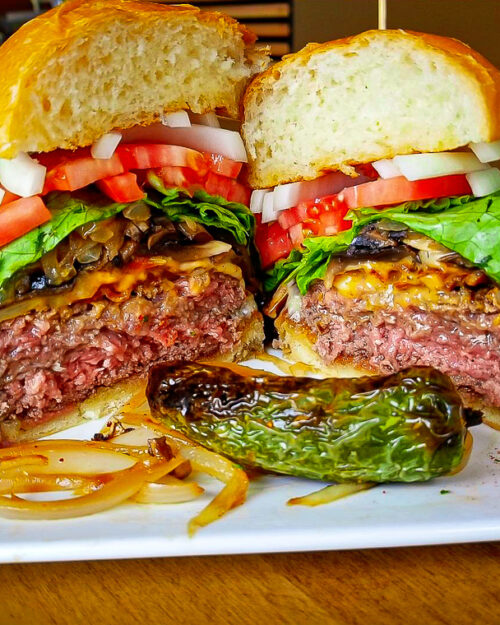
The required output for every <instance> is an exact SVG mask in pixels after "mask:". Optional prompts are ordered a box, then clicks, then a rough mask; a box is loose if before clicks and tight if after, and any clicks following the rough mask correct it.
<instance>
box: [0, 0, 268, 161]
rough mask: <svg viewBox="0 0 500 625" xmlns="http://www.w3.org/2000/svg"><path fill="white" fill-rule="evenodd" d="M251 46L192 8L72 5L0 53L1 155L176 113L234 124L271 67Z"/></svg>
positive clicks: (77, 141)
mask: <svg viewBox="0 0 500 625" xmlns="http://www.w3.org/2000/svg"><path fill="white" fill-rule="evenodd" d="M255 39H256V37H255V35H254V34H253V33H252V32H250V31H249V30H247V29H246V28H245V27H243V26H242V25H240V24H238V23H237V22H236V21H235V20H233V19H232V18H230V17H228V16H226V15H222V14H221V13H213V12H208V11H200V10H199V9H197V8H195V7H192V6H189V5H182V6H162V5H158V4H153V3H150V2H133V1H126V0H69V2H66V3H64V4H62V5H61V6H59V7H58V8H55V9H52V10H51V11H48V12H47V13H45V14H43V15H40V16H39V17H37V18H35V19H34V20H32V21H31V22H28V23H27V24H25V25H24V26H23V27H22V28H20V29H19V30H18V31H17V32H16V33H15V34H14V35H13V36H12V37H11V38H10V39H8V40H7V41H6V42H5V43H4V44H3V45H2V46H1V47H0V67H1V68H2V69H1V72H2V81H1V84H2V89H0V157H3V158H11V157H14V156H15V155H16V154H17V153H18V152H19V151H26V152H29V151H37V152H38V151H50V150H54V149H55V148H76V147H81V146H85V145H89V144H91V143H92V142H93V141H95V140H96V139H97V138H98V137H100V136H101V135H102V134H104V133H106V132H109V131H110V130H112V129H114V128H127V127H130V126H133V125H135V124H149V123H152V122H154V121H157V120H158V119H159V117H160V115H161V114H162V113H164V112H168V111H173V110H179V109H191V110H192V111H194V112H196V113H204V112H208V111H212V110H215V109H217V110H219V111H221V112H225V113H227V114H228V115H230V116H233V117H236V116H238V113H239V107H240V98H241V94H242V92H243V90H244V89H245V87H246V84H247V82H248V80H249V79H250V77H251V76H252V75H253V74H254V73H256V72H257V71H259V70H261V69H263V68H264V67H266V66H267V64H268V57H267V53H266V51H265V50H261V49H256V48H255V47H254V43H255Z"/></svg>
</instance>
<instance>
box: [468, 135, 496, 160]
mask: <svg viewBox="0 0 500 625" xmlns="http://www.w3.org/2000/svg"><path fill="white" fill-rule="evenodd" d="M469 147H470V149H471V150H472V151H473V152H474V154H475V155H476V156H477V157H478V159H479V160H480V161H481V163H490V162H491V161H498V160H500V140H499V141H491V142H490V143H488V142H486V141H481V142H479V143H469Z"/></svg>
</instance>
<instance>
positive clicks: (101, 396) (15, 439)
mask: <svg viewBox="0 0 500 625" xmlns="http://www.w3.org/2000/svg"><path fill="white" fill-rule="evenodd" d="M249 305H250V306H252V307H253V308H254V309H255V310H254V313H253V314H252V315H251V316H250V317H248V321H247V323H246V326H245V327H244V328H243V333H242V337H241V341H240V342H239V343H238V345H237V346H236V347H235V348H234V349H233V350H232V351H231V352H227V353H225V354H220V355H217V357H216V360H217V361H218V362H233V361H235V362H238V361H240V360H246V359H247V358H250V357H252V356H257V355H258V353H259V352H261V351H262V344H263V342H264V329H263V325H262V316H261V314H260V313H259V312H258V311H257V309H256V307H255V303H254V302H253V299H252V300H249ZM146 383H147V379H146V378H145V377H132V378H128V379H126V380H122V381H121V382H118V383H117V384H114V385H113V386H111V387H107V386H101V387H99V388H97V389H96V390H95V392H94V393H93V395H91V396H90V397H88V398H87V399H86V400H84V401H82V402H80V403H78V404H76V405H74V406H73V407H72V408H71V409H69V410H67V411H66V412H65V413H64V414H61V415H58V416H57V418H55V419H51V420H49V421H45V422H42V423H40V424H38V425H34V426H33V424H29V423H28V424H24V427H23V423H22V422H19V421H13V422H9V421H6V422H3V423H0V444H2V445H9V444H16V443H21V442H26V441H33V440H37V439H39V438H42V437H44V436H50V435H51V434H54V433H55V432H60V431H61V430H65V429H67V428H70V427H73V426H75V425H79V424H81V423H83V422H85V421H86V420H91V419H100V418H102V417H108V418H111V417H119V416H120V414H121V413H122V412H123V411H124V410H127V408H128V407H129V404H130V402H131V400H132V401H133V403H134V406H132V408H136V407H137V406H138V405H140V404H141V403H143V402H142V401H141V400H142V398H143V396H144V400H145V390H146ZM138 398H139V401H137V399H138Z"/></svg>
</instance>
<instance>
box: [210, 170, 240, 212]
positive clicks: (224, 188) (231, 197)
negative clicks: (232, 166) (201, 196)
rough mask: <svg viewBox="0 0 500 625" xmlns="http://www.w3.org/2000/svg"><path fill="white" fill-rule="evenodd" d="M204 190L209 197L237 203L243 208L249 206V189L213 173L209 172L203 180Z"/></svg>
mask: <svg viewBox="0 0 500 625" xmlns="http://www.w3.org/2000/svg"><path fill="white" fill-rule="evenodd" d="M205 189H206V191H207V193H210V195H220V196H221V197H223V198H225V199H226V200H228V201H229V202H239V203H240V204H244V205H245V206H249V205H250V189H249V188H248V187H245V186H244V185H242V184H241V183H239V182H236V180H232V179H231V178H227V177H226V176H219V175H218V174H215V173H214V172H213V171H211V172H209V174H208V176H207V179H206V180H205Z"/></svg>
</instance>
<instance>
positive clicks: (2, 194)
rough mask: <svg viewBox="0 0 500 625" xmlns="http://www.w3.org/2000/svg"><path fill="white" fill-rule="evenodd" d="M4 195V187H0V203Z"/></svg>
mask: <svg viewBox="0 0 500 625" xmlns="http://www.w3.org/2000/svg"><path fill="white" fill-rule="evenodd" d="M4 195H5V189H0V204H1V203H2V200H3V198H4Z"/></svg>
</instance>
